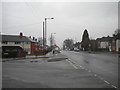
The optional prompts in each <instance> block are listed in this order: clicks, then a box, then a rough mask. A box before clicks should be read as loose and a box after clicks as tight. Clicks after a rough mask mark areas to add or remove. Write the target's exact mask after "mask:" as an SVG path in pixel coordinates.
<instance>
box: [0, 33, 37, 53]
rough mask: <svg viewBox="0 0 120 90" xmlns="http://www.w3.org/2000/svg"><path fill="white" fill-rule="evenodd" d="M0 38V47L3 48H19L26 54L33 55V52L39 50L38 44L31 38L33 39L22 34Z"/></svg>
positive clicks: (1, 36) (0, 36)
mask: <svg viewBox="0 0 120 90" xmlns="http://www.w3.org/2000/svg"><path fill="white" fill-rule="evenodd" d="M0 38H2V40H1V42H0V47H3V46H19V47H21V48H23V50H24V51H26V52H28V54H34V53H35V51H37V50H39V46H38V42H37V40H36V39H35V38H34V37H33V39H31V38H29V37H27V36H23V33H20V35H0Z"/></svg>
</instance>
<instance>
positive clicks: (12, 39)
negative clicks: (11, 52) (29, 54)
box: [0, 35, 36, 42]
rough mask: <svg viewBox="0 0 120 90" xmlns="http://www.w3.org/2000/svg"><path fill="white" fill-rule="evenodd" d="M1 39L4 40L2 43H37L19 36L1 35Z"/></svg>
mask: <svg viewBox="0 0 120 90" xmlns="http://www.w3.org/2000/svg"><path fill="white" fill-rule="evenodd" d="M0 38H2V41H9V42H16V41H18V42H36V41H34V40H32V39H30V38H28V37H27V36H22V37H20V36H19V35H0Z"/></svg>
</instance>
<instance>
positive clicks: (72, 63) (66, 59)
mask: <svg viewBox="0 0 120 90" xmlns="http://www.w3.org/2000/svg"><path fill="white" fill-rule="evenodd" d="M66 61H67V62H69V63H70V64H71V65H72V66H73V67H74V68H75V69H78V68H77V67H76V66H75V65H74V64H73V63H72V62H71V61H70V60H68V59H66Z"/></svg>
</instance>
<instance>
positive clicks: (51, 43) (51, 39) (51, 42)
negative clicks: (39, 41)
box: [50, 33, 56, 47]
mask: <svg viewBox="0 0 120 90" xmlns="http://www.w3.org/2000/svg"><path fill="white" fill-rule="evenodd" d="M53 34H56V33H51V38H50V45H51V47H52V45H53Z"/></svg>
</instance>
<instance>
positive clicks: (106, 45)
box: [100, 42, 108, 48]
mask: <svg viewBox="0 0 120 90" xmlns="http://www.w3.org/2000/svg"><path fill="white" fill-rule="evenodd" d="M100 48H108V42H101V43H100Z"/></svg>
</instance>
